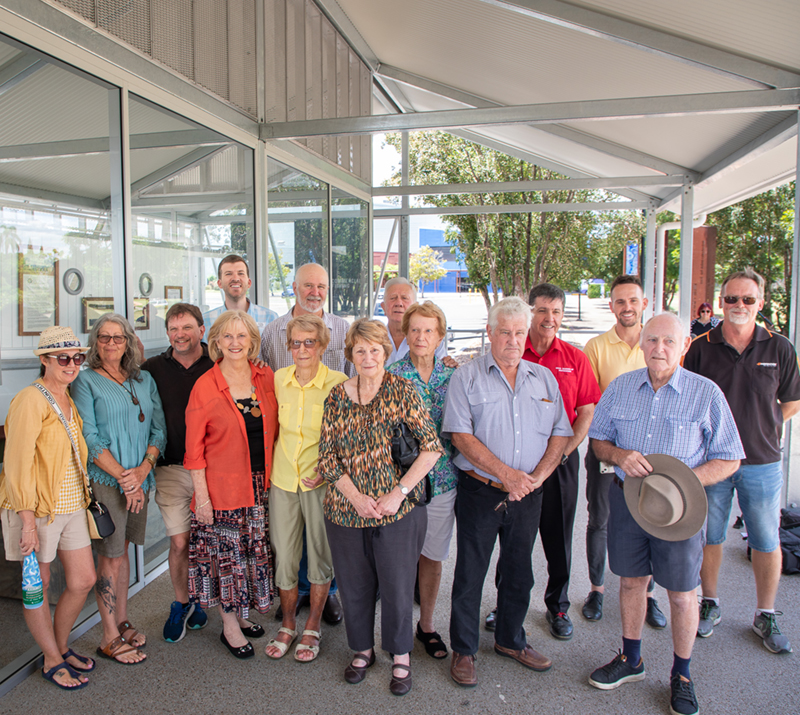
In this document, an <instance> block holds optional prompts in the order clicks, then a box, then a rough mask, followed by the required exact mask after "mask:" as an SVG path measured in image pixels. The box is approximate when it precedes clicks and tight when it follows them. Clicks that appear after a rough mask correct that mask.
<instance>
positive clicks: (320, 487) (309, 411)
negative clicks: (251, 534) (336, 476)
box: [266, 313, 347, 663]
mask: <svg viewBox="0 0 800 715" xmlns="http://www.w3.org/2000/svg"><path fill="white" fill-rule="evenodd" d="M330 335H331V334H330V330H328V327H327V326H326V325H325V323H324V322H323V321H322V318H320V317H318V316H316V315H313V314H311V313H307V314H305V315H301V316H299V317H297V318H292V319H291V320H290V321H289V323H288V324H287V326H286V343H287V347H288V349H289V350H290V351H291V353H292V358H293V359H294V365H291V366H289V367H285V368H283V369H281V370H278V371H277V372H276V373H275V397H276V399H277V401H278V422H279V423H280V435H279V437H278V441H277V443H276V444H275V453H274V457H273V464H272V476H271V486H270V490H269V503H270V509H269V512H270V528H269V534H270V539H271V541H272V548H273V551H274V552H275V562H276V566H275V584H276V585H277V587H278V590H279V592H280V597H281V606H282V607H283V609H282V610H283V617H282V623H281V628H280V630H279V631H278V635H277V636H276V637H275V638H273V639H272V640H271V641H270V642H269V644H268V645H267V648H266V653H267V655H268V656H269V657H270V658H273V659H276V660H277V659H278V658H282V657H283V656H284V655H285V654H286V652H287V651H288V650H289V647H290V646H291V645H292V643H293V642H294V641H295V639H296V638H297V630H298V629H297V625H296V621H297V610H296V604H297V597H298V572H299V570H300V559H301V557H302V554H303V534H304V533H305V536H306V543H307V546H308V580H309V583H310V585H311V589H310V590H311V593H310V601H311V603H310V606H311V613H310V614H309V616H308V620H307V621H306V627H305V629H304V630H303V634H302V637H301V638H300V642H299V643H298V645H297V647H296V648H295V652H294V658H295V660H299V661H301V662H304V663H305V662H308V661H311V660H314V659H315V658H316V657H317V654H318V653H319V638H320V619H321V618H322V609H323V607H324V606H325V601H326V600H327V598H328V588H329V587H330V583H331V579H332V578H333V561H332V559H331V550H330V547H329V546H328V537H327V536H326V534H325V521H324V518H323V513H322V500H323V499H324V498H325V480H324V479H322V478H321V477H320V476H318V475H317V470H316V467H317V460H318V458H319V432H320V427H321V426H322V411H323V408H324V405H325V399H326V398H327V397H328V394H329V393H330V391H331V390H332V389H333V388H334V387H335V386H336V385H338V384H339V383H340V382H344V381H345V380H346V379H347V375H345V374H344V373H341V372H337V371H336V370H331V369H330V368H328V367H327V366H326V365H325V364H324V363H322V361H321V359H322V354H323V353H324V352H325V349H326V348H327V347H328V343H329V342H330Z"/></svg>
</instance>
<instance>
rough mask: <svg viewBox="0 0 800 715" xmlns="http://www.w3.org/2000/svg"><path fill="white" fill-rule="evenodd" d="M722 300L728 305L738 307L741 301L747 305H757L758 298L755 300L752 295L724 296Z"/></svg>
mask: <svg viewBox="0 0 800 715" xmlns="http://www.w3.org/2000/svg"><path fill="white" fill-rule="evenodd" d="M722 300H724V301H725V303H726V304H727V305H736V304H737V303H738V302H739V301H740V300H741V301H742V303H744V304H745V305H755V304H756V301H757V300H758V298H754V297H753V296H752V295H724V296H722Z"/></svg>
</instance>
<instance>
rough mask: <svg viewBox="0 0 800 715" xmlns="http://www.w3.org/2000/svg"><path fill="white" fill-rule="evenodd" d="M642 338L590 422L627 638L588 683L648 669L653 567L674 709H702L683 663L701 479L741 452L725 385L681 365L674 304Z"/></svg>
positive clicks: (684, 344)
mask: <svg viewBox="0 0 800 715" xmlns="http://www.w3.org/2000/svg"><path fill="white" fill-rule="evenodd" d="M640 340H641V347H642V351H643V353H644V358H645V364H646V365H647V367H646V368H644V369H641V370H635V371H633V372H629V373H626V374H625V375H621V376H620V377H618V378H617V379H616V380H614V381H613V382H612V383H611V384H610V385H609V387H608V389H607V390H606V391H605V392H604V393H603V397H602V398H601V399H600V402H599V403H598V404H597V408H596V409H595V413H594V418H593V420H592V426H591V428H590V429H589V438H590V439H591V440H592V447H593V449H594V451H595V454H596V455H597V457H598V459H599V460H600V461H601V463H603V464H604V465H611V466H613V468H614V472H615V478H614V481H613V482H612V483H611V485H610V486H609V504H610V509H611V514H610V518H609V521H608V556H609V565H610V567H611V570H612V571H613V572H614V573H615V574H617V575H618V576H619V577H620V597H619V600H620V611H621V615H622V643H623V649H622V651H621V652H620V653H619V654H618V655H617V657H616V658H614V660H613V661H611V662H610V663H608V664H607V665H605V666H603V667H602V668H598V669H597V670H595V671H594V672H593V673H592V674H591V675H590V676H589V683H590V684H591V685H593V686H594V687H596V688H599V689H601V690H613V689H614V688H617V687H619V686H620V685H622V684H623V683H627V682H633V681H637V680H643V679H644V677H645V669H644V660H643V659H642V657H641V638H642V628H643V626H644V619H645V610H646V603H647V595H646V590H647V584H648V581H649V580H650V577H651V575H652V576H653V577H654V578H655V581H656V583H658V584H660V585H661V586H663V587H664V588H665V589H666V590H667V593H668V594H669V602H670V611H671V620H672V643H673V651H674V657H673V666H672V673H671V678H670V686H671V700H670V712H672V713H674V714H677V715H693V714H694V713H697V712H698V710H699V709H698V704H697V698H696V696H695V692H694V683H693V681H692V679H691V675H690V673H689V663H690V660H691V655H692V646H693V644H694V640H695V633H696V632H697V621H698V617H699V615H698V610H697V596H696V590H697V586H698V585H699V584H700V566H701V564H702V560H703V545H704V543H705V528H704V523H705V518H706V513H707V502H706V499H705V492H704V489H703V487H704V486H707V485H710V484H715V483H717V482H719V481H721V480H723V479H725V478H726V477H728V476H729V475H731V474H732V473H733V472H734V471H736V469H737V468H738V466H739V460H740V459H743V458H744V456H745V454H744V449H743V448H742V442H741V440H740V439H739V433H738V431H737V429H736V423H735V422H734V419H733V415H732V414H731V411H730V408H729V407H728V403H727V402H726V400H725V397H724V395H723V394H722V391H721V390H720V389H719V388H718V387H717V386H716V385H715V384H714V383H713V382H711V381H710V380H707V379H705V378H702V377H700V376H699V375H695V374H693V373H690V372H688V371H686V370H684V369H683V368H682V367H680V366H679V363H680V359H681V357H682V355H683V354H684V353H685V352H686V349H687V348H688V346H689V338H688V337H687V335H686V332H685V328H684V326H683V324H682V323H681V321H680V320H679V319H678V318H677V317H676V316H675V315H672V314H671V313H662V314H661V315H657V316H655V317H653V318H651V319H650V320H649V321H648V322H647V324H646V325H645V326H644V328H643V330H642V335H641V338H640Z"/></svg>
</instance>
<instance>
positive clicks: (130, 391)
mask: <svg viewBox="0 0 800 715" xmlns="http://www.w3.org/2000/svg"><path fill="white" fill-rule="evenodd" d="M100 369H101V370H102V371H103V372H104V373H105V374H106V375H108V376H109V377H110V378H111V379H112V380H113V381H114V382H116V383H117V384H118V385H119V386H120V387H121V388H122V389H123V390H125V392H127V393H128V394H129V395H130V396H131V402H132V403H133V404H134V405H136V407H138V408H139V422H144V412H142V406H141V405H140V404H139V398H138V397H136V389H135V388H134V386H133V380H131V379H130V378H128V379H127V380H126V381H125V382H130V383H131V387H130V389H128V388H127V387H126V386H125V382H120V381H119V380H117V378H116V377H114V376H113V375H112V374H111V373H110V372H109V371H108V370H106V369H105V368H104V367H103V366H102V365H101V366H100Z"/></svg>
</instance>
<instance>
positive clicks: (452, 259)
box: [419, 228, 472, 293]
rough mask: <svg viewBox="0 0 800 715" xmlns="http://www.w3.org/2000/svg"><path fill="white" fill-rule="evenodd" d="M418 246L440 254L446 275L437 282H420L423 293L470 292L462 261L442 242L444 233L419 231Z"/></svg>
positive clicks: (430, 230)
mask: <svg viewBox="0 0 800 715" xmlns="http://www.w3.org/2000/svg"><path fill="white" fill-rule="evenodd" d="M419 245H420V247H422V246H429V247H430V248H432V249H433V250H434V251H436V252H437V253H439V254H440V256H441V259H442V264H443V265H444V267H445V268H446V269H447V275H446V276H445V277H444V278H440V279H439V280H437V281H428V282H424V281H423V282H422V285H421V286H420V287H421V288H422V292H423V293H467V292H469V291H471V290H472V284H471V283H470V282H469V277H468V275H467V269H466V267H465V266H464V260H463V259H462V258H461V257H460V255H459V253H458V251H457V250H456V247H455V246H451V245H450V244H448V243H447V241H445V240H444V231H441V230H439V229H433V228H421V229H420V230H419Z"/></svg>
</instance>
